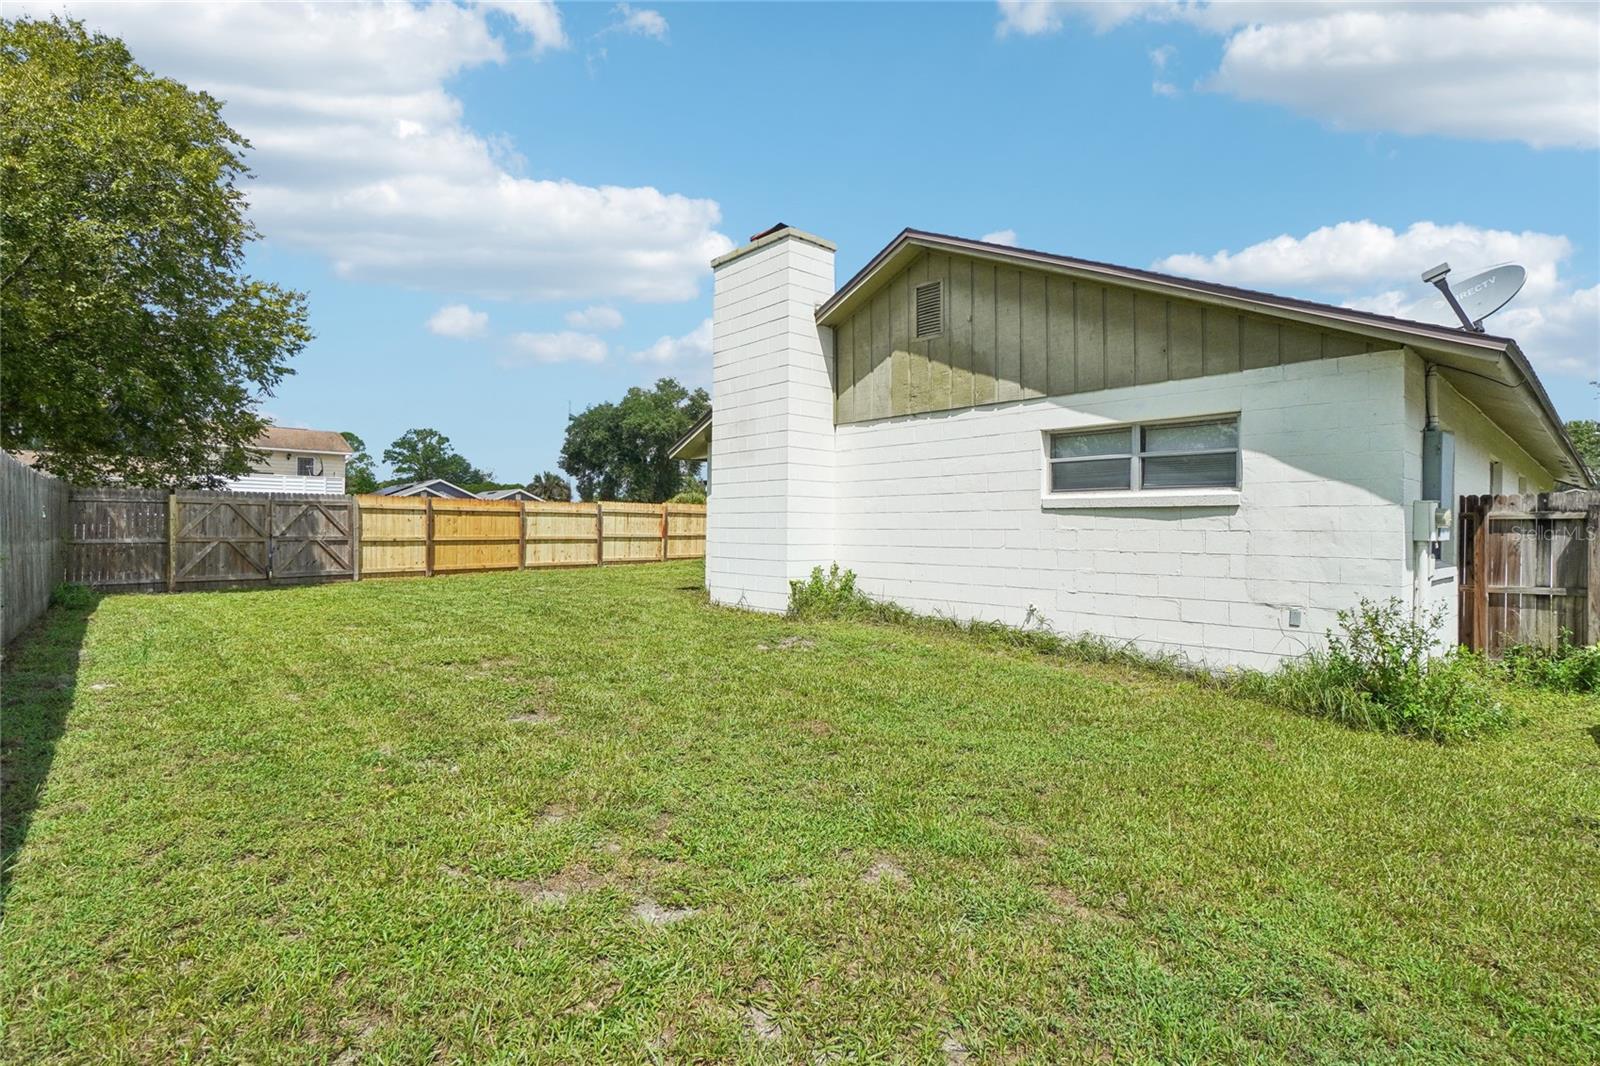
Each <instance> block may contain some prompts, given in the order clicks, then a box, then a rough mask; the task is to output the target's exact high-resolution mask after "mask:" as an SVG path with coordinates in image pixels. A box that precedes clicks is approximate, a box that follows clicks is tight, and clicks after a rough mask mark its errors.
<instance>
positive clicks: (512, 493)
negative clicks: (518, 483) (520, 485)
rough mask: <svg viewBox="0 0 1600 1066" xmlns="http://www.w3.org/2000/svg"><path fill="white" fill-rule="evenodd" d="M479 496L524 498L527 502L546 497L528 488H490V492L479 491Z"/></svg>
mask: <svg viewBox="0 0 1600 1066" xmlns="http://www.w3.org/2000/svg"><path fill="white" fill-rule="evenodd" d="M478 497H479V498H480V499H484V500H523V501H527V502H534V501H538V500H543V499H544V497H543V496H535V495H534V494H533V493H531V492H529V491H528V490H527V489H490V490H489V491H488V492H480V493H478Z"/></svg>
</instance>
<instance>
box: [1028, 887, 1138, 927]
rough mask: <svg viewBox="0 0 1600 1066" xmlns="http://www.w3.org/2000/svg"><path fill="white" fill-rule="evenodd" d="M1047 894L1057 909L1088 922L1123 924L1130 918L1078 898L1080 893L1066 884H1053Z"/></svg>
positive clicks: (1046, 890) (1046, 891) (1109, 908)
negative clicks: (1093, 905) (1092, 905)
mask: <svg viewBox="0 0 1600 1066" xmlns="http://www.w3.org/2000/svg"><path fill="white" fill-rule="evenodd" d="M1045 895H1047V896H1049V897H1050V902H1051V903H1054V904H1055V905H1056V909H1057V910H1059V911H1061V912H1062V913H1063V914H1066V915H1068V916H1070V917H1073V918H1077V919H1078V920H1080V921H1086V922H1113V923H1117V924H1121V923H1123V922H1126V921H1127V920H1128V919H1127V917H1126V916H1125V915H1123V914H1121V913H1120V912H1119V911H1117V910H1115V909H1114V908H1111V907H1091V906H1090V905H1089V904H1087V903H1085V902H1083V900H1081V899H1079V898H1078V894H1077V893H1076V892H1074V891H1072V889H1070V888H1067V887H1066V886H1065V885H1051V886H1050V887H1049V888H1047V889H1045Z"/></svg>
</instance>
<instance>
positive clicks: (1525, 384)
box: [816, 229, 1591, 485]
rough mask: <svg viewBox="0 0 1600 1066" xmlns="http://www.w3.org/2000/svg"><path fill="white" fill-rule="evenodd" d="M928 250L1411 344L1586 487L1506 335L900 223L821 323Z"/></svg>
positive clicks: (836, 319) (1552, 414) (825, 308)
mask: <svg viewBox="0 0 1600 1066" xmlns="http://www.w3.org/2000/svg"><path fill="white" fill-rule="evenodd" d="M929 249H935V250H939V251H944V252H950V253H954V254H957V255H966V256H976V257H979V258H983V259H991V260H996V261H999V262H1004V263H1009V264H1011V265H1014V266H1020V267H1031V268H1034V269H1039V270H1044V271H1048V272H1052V273H1059V274H1066V275H1070V276H1075V277H1082V278H1086V279H1090V280H1094V281H1098V282H1101V283H1109V284H1114V285H1121V286H1124V287H1128V288H1135V289H1143V290H1147V291H1153V292H1159V293H1163V294H1165V295H1169V296H1177V297H1186V298H1188V299H1191V300H1197V301H1200V302H1202V303H1212V304H1221V305H1224V306H1228V307H1232V308H1235V309H1238V310H1249V311H1255V312H1257V313H1261V314H1270V315H1273V316H1276V317H1279V318H1287V319H1292V320H1295V321H1300V322H1306V323H1311V324H1316V325H1321V326H1333V327H1337V328H1341V329H1345V330H1349V331H1352V332H1357V333H1361V334H1364V335H1367V336H1370V337H1374V338H1377V339H1379V340H1383V341H1387V342H1390V343H1393V344H1394V345H1395V346H1396V347H1402V346H1403V347H1407V348H1410V349H1411V350H1413V351H1415V352H1416V353H1417V354H1418V355H1420V356H1422V357H1423V359H1424V360H1426V361H1427V362H1429V363H1430V364H1434V365H1438V366H1439V367H1440V369H1441V371H1442V372H1443V373H1444V374H1445V376H1446V377H1447V378H1448V379H1449V380H1450V383H1451V385H1452V386H1453V387H1454V388H1455V389H1456V391H1457V392H1460V393H1461V394H1462V395H1464V396H1466V397H1467V399H1468V400H1470V401H1471V402H1472V403H1474V404H1476V405H1477V406H1478V407H1479V408H1480V409H1482V410H1483V412H1484V413H1485V414H1487V415H1488V416H1489V417H1490V418H1491V419H1493V420H1494V421H1495V422H1497V423H1498V424H1499V425H1500V426H1501V428H1502V429H1505V430H1507V431H1508V432H1510V433H1511V434H1512V436H1513V437H1515V438H1516V439H1517V442H1518V443H1519V444H1521V445H1522V446H1523V447H1524V448H1526V449H1527V450H1528V451H1529V453H1530V454H1532V455H1533V457H1534V458H1535V459H1537V460H1538V461H1539V462H1541V463H1543V464H1544V465H1545V466H1546V467H1547V468H1548V469H1549V470H1551V471H1552V472H1556V473H1559V474H1560V476H1562V477H1564V478H1565V479H1566V480H1568V481H1571V482H1573V483H1574V484H1578V485H1589V484H1591V480H1590V477H1589V474H1588V472H1587V471H1586V469H1585V468H1584V465H1583V462H1582V460H1581V459H1580V458H1579V456H1578V451H1577V448H1576V447H1574V446H1573V443H1572V440H1571V438H1570V437H1569V436H1568V435H1567V431H1566V427H1565V425H1564V424H1563V423H1562V420H1561V416H1560V415H1559V414H1557V413H1556V409H1555V404H1553V403H1551V401H1550V397H1549V395H1548V394H1547V393H1546V392H1545V391H1544V386H1543V385H1542V384H1540V382H1539V379H1538V376H1537V375H1536V374H1535V373H1534V371H1533V367H1532V366H1531V365H1530V364H1529V362H1528V359H1527V356H1525V355H1524V354H1523V352H1522V350H1521V348H1519V347H1518V346H1517V342H1516V341H1515V340H1514V339H1512V338H1510V337H1498V336H1494V335H1492V334H1487V333H1473V332H1469V331H1467V330H1463V329H1459V328H1456V327H1452V326H1442V325H1439V324H1437V323H1432V322H1416V321H1413V320H1410V319H1404V318H1394V317H1391V316H1389V315H1380V314H1375V313H1373V312H1371V311H1357V310H1355V309H1353V308H1349V307H1337V306H1335V305H1333V304H1324V303H1317V302H1316V301H1313V300H1301V299H1297V298H1295V297H1291V296H1279V295H1276V294H1274V293H1268V292H1258V291H1256V290H1254V289H1241V288H1237V287H1235V286H1232V285H1219V284H1216V283H1214V282H1208V281H1197V280H1195V279H1193V278H1185V277H1179V276H1177V275H1175V274H1162V273H1159V272H1157V271H1154V270H1141V269H1139V268H1137V267H1124V266H1117V265H1115V264H1113V263H1101V262H1096V261H1094V260H1090V259H1075V258H1073V257H1071V256H1065V255H1054V254H1051V253H1048V252H1039V251H1033V250H1031V249H1027V248H1013V247H1010V246H1009V245H1002V244H989V243H987V242H985V241H975V240H971V239H969V238H965V237H952V236H950V235H948V234H943V233H930V232H927V231H925V230H915V229H905V230H901V231H900V234H899V235H898V236H897V237H895V239H894V240H892V241H890V242H889V244H888V245H887V246H886V247H885V248H884V249H883V250H882V251H881V252H879V253H878V254H877V255H875V256H873V257H872V261H871V262H869V263H868V264H867V265H866V266H864V267H862V268H861V269H860V270H859V271H858V272H857V273H856V275H855V276H854V277H853V278H851V279H850V280H849V281H847V282H845V283H844V285H843V286H841V287H840V288H839V290H838V291H837V292H835V293H834V294H833V295H832V296H830V297H829V298H828V299H827V300H826V301H824V302H823V304H822V305H821V306H820V307H818V308H817V312H816V319H817V323H818V324H819V325H824V326H834V325H837V324H838V323H840V322H841V321H843V320H844V319H845V318H846V317H847V316H848V315H849V314H850V313H851V312H852V311H853V310H854V309H855V308H856V307H858V306H860V304H861V303H862V302H863V301H864V300H866V299H868V298H869V297H871V296H872V294H873V293H874V292H876V291H877V290H878V289H879V287H881V286H882V285H883V284H884V283H886V282H888V281H889V280H890V279H892V278H893V277H894V276H895V275H896V274H898V273H899V271H900V269H901V268H902V267H903V266H905V265H907V264H908V263H910V262H911V261H912V260H913V259H914V258H915V257H916V256H918V255H920V254H922V253H923V252H924V251H926V250H929Z"/></svg>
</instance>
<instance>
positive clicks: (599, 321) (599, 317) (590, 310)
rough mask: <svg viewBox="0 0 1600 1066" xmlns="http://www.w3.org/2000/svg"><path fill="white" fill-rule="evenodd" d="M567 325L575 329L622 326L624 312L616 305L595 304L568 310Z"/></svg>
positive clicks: (604, 328)
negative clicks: (580, 308)
mask: <svg viewBox="0 0 1600 1066" xmlns="http://www.w3.org/2000/svg"><path fill="white" fill-rule="evenodd" d="M566 318H567V325H569V326H571V327H572V328H573V329H591V330H594V329H597V330H610V329H621V328H622V312H621V311H618V310H617V309H616V308H615V307H606V306H603V305H598V304H597V305H595V306H593V307H585V308H584V309H583V310H581V311H568V312H567V315H566Z"/></svg>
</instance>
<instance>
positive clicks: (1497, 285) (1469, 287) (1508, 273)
mask: <svg viewBox="0 0 1600 1066" xmlns="http://www.w3.org/2000/svg"><path fill="white" fill-rule="evenodd" d="M1448 273H1450V264H1448V263H1440V264H1439V265H1438V266H1436V267H1434V268H1433V269H1432V270H1430V271H1428V272H1427V273H1426V274H1424V275H1423V276H1422V280H1424V281H1426V282H1429V283H1430V284H1433V285H1436V286H1438V288H1439V291H1440V292H1441V293H1443V294H1444V300H1445V303H1447V304H1449V305H1450V309H1451V310H1452V311H1454V312H1455V313H1456V317H1458V318H1460V319H1461V326H1462V328H1463V329H1470V330H1473V331H1475V332H1478V333H1482V332H1483V320H1484V319H1486V318H1488V317H1489V316H1490V315H1492V314H1494V313H1495V312H1496V311H1498V310H1500V309H1501V308H1502V307H1504V306H1505V305H1506V304H1508V303H1510V302H1511V300H1512V298H1513V297H1515V296H1516V295H1517V293H1519V292H1521V291H1522V286H1523V284H1524V283H1525V282H1526V281H1527V280H1528V272H1527V271H1526V270H1524V269H1522V268H1521V267H1520V266H1517V265H1516V264H1515V263H1507V264H1505V265H1503V266H1497V267H1491V268H1490V269H1488V270H1485V271H1484V272H1483V273H1481V274H1474V275H1472V277H1470V278H1467V279H1465V280H1464V281H1461V282H1458V283H1457V284H1455V285H1451V284H1450V283H1449V282H1448V281H1446V280H1445V275H1446V274H1448ZM1436 306H1437V305H1436Z"/></svg>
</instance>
